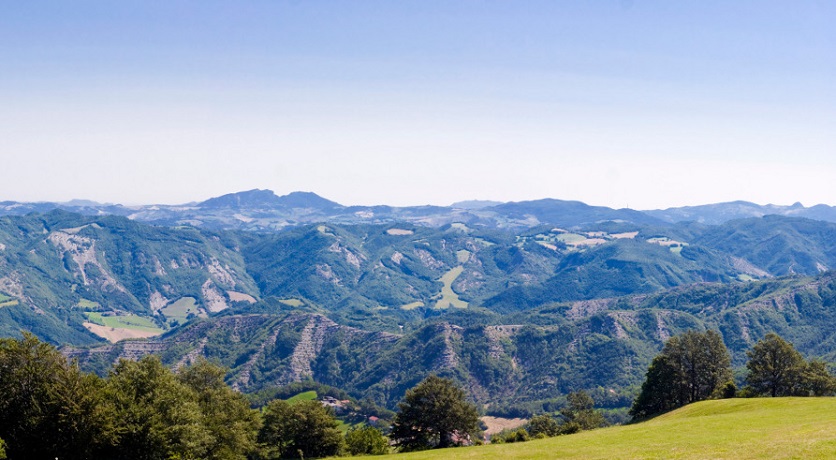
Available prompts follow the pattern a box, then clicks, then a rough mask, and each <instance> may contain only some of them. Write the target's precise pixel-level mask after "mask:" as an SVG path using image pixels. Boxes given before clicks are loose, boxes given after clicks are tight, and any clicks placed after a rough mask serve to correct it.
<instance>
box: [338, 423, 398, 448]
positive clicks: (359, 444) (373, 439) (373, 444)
mask: <svg viewBox="0 0 836 460" xmlns="http://www.w3.org/2000/svg"><path fill="white" fill-rule="evenodd" d="M345 447H346V450H348V453H349V454H351V455H383V454H385V453H387V452H389V439H387V438H386V436H383V433H381V432H380V430H378V429H377V428H375V427H373V426H364V427H362V428H354V429H351V430H349V432H348V433H346V435H345Z"/></svg>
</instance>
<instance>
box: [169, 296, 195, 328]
mask: <svg viewBox="0 0 836 460" xmlns="http://www.w3.org/2000/svg"><path fill="white" fill-rule="evenodd" d="M196 302H197V301H196V299H195V298H194V297H182V298H180V299H177V301H176V302H173V303H170V304H168V305H166V306H165V307H163V309H162V310H160V311H161V312H162V314H164V315H165V317H166V318H168V319H176V320H177V321H179V322H180V323H181V324H182V323H185V322H186V321H188V320H187V319H186V318H187V317H188V316H189V313H194V314H195V315H196V314H197V305H196Z"/></svg>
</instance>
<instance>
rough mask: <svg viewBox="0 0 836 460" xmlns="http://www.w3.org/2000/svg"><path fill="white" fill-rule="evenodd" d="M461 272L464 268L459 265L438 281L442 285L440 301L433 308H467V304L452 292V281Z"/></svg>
mask: <svg viewBox="0 0 836 460" xmlns="http://www.w3.org/2000/svg"><path fill="white" fill-rule="evenodd" d="M463 271H464V267H462V266H461V265H459V266H458V267H456V268H453V269H452V270H450V271H448V272H447V273H445V274H444V276H442V277H441V279H440V280H439V281H441V282H442V283H444V287H442V288H441V299H440V300H439V301H438V302H436V303H435V308H448V307H454V308H467V302H465V301H464V300H461V299H459V295H458V294H456V293H455V291H453V281H456V278H458V277H459V275H461V274H462V272H463Z"/></svg>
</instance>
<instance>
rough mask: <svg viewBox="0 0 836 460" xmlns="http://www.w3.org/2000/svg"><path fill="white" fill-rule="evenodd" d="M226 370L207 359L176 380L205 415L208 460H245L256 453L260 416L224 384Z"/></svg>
mask: <svg viewBox="0 0 836 460" xmlns="http://www.w3.org/2000/svg"><path fill="white" fill-rule="evenodd" d="M224 375H226V369H224V368H223V367H220V366H216V365H213V364H210V363H209V362H208V361H206V360H205V359H200V360H198V361H197V363H195V364H193V365H191V366H189V367H186V368H183V369H181V370H180V373H179V374H178V375H177V380H179V381H180V383H183V384H184V385H186V386H187V387H189V388H190V389H191V390H192V391H193V392H194V393H195V398H196V399H197V403H198V406H199V407H200V410H201V412H202V413H203V424H204V426H205V427H206V428H207V429H208V430H209V435H210V438H209V445H208V446H207V449H206V450H207V453H206V457H205V458H206V459H207V460H232V459H240V460H245V459H246V458H247V456H248V455H249V454H251V453H253V452H255V451H256V449H257V447H258V445H257V435H258V429H259V426H260V422H261V421H260V419H259V418H258V412H256V411H254V410H252V409H250V405H249V402H248V401H247V398H245V397H244V395H242V394H241V393H238V392H237V391H235V390H233V389H232V388H230V387H229V386H227V385H226V384H225V383H224Z"/></svg>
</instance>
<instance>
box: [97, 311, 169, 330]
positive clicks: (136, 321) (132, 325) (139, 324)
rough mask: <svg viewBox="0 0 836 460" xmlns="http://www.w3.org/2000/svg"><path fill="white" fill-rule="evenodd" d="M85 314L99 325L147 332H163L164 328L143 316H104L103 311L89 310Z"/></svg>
mask: <svg viewBox="0 0 836 460" xmlns="http://www.w3.org/2000/svg"><path fill="white" fill-rule="evenodd" d="M85 315H86V316H87V319H88V320H89V321H90V322H91V323H93V324H98V325H99V326H107V327H112V328H116V329H134V330H138V331H147V332H163V330H162V329H160V328H159V327H157V325H156V324H154V322H153V321H151V320H149V319H148V318H143V317H141V316H136V315H124V316H104V315H102V314H101V313H95V312H87V313H85Z"/></svg>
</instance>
